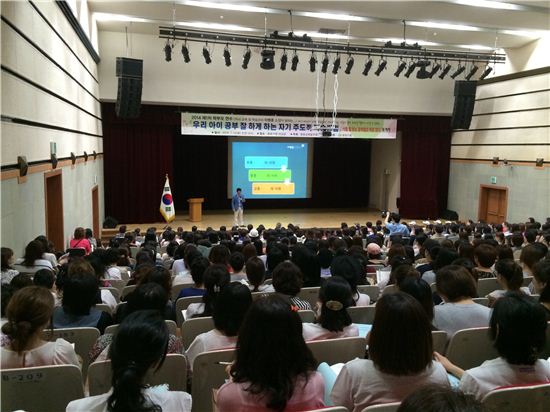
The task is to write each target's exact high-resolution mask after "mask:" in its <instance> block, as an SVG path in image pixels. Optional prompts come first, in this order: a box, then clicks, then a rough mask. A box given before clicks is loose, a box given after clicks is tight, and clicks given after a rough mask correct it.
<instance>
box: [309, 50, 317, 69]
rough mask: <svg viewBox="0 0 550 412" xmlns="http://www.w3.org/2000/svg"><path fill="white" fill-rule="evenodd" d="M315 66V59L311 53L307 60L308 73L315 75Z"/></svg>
mask: <svg viewBox="0 0 550 412" xmlns="http://www.w3.org/2000/svg"><path fill="white" fill-rule="evenodd" d="M316 65H317V59H316V58H315V55H314V54H313V52H311V57H310V58H309V71H310V72H311V73H315V66H316Z"/></svg>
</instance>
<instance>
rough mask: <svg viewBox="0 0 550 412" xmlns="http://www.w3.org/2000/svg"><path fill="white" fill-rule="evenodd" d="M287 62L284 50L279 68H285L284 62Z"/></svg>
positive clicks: (283, 69)
mask: <svg viewBox="0 0 550 412" xmlns="http://www.w3.org/2000/svg"><path fill="white" fill-rule="evenodd" d="M287 62H288V56H287V55H286V50H284V51H283V55H282V56H281V70H282V71H285V70H286V64H287Z"/></svg>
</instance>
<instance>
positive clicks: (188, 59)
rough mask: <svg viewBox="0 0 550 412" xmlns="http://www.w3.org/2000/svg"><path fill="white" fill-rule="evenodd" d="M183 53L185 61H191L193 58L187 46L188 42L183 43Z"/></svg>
mask: <svg viewBox="0 0 550 412" xmlns="http://www.w3.org/2000/svg"><path fill="white" fill-rule="evenodd" d="M181 54H182V56H183V61H184V62H185V63H189V62H190V61H191V58H190V57H189V49H188V48H187V42H185V43H183V44H182V45H181Z"/></svg>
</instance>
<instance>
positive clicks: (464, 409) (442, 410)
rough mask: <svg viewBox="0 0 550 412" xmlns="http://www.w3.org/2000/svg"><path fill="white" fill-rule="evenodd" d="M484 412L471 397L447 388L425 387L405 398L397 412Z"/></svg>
mask: <svg viewBox="0 0 550 412" xmlns="http://www.w3.org/2000/svg"><path fill="white" fill-rule="evenodd" d="M420 411H422V412H449V411H452V412H484V411H485V408H484V407H483V405H482V404H481V402H480V401H478V400H476V399H475V398H474V397H473V396H472V395H466V394H465V393H463V392H461V391H457V390H455V389H451V388H449V387H448V386H440V385H426V386H424V387H423V388H420V389H418V390H417V391H415V392H413V393H411V394H410V395H409V396H407V397H406V398H405V399H404V400H403V402H401V405H399V408H398V409H397V412H420Z"/></svg>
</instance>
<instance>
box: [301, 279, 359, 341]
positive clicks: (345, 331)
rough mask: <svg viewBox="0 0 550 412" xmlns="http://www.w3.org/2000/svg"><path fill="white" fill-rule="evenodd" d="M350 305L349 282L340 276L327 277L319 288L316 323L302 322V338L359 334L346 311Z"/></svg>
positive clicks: (351, 300)
mask: <svg viewBox="0 0 550 412" xmlns="http://www.w3.org/2000/svg"><path fill="white" fill-rule="evenodd" d="M352 305H353V299H352V297H351V288H350V286H349V283H348V282H347V281H346V280H345V279H342V278H340V277H331V278H328V279H327V280H326V282H325V283H323V285H322V286H321V288H320V289H319V301H318V302H317V315H318V316H317V323H308V322H305V323H303V324H302V333H303V335H304V340H305V341H306V342H307V341H311V340H318V339H335V338H347V337H352V336H359V329H358V328H357V326H356V325H354V324H353V323H352V322H351V317H350V315H349V313H348V312H347V308H349V307H350V306H352Z"/></svg>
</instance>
